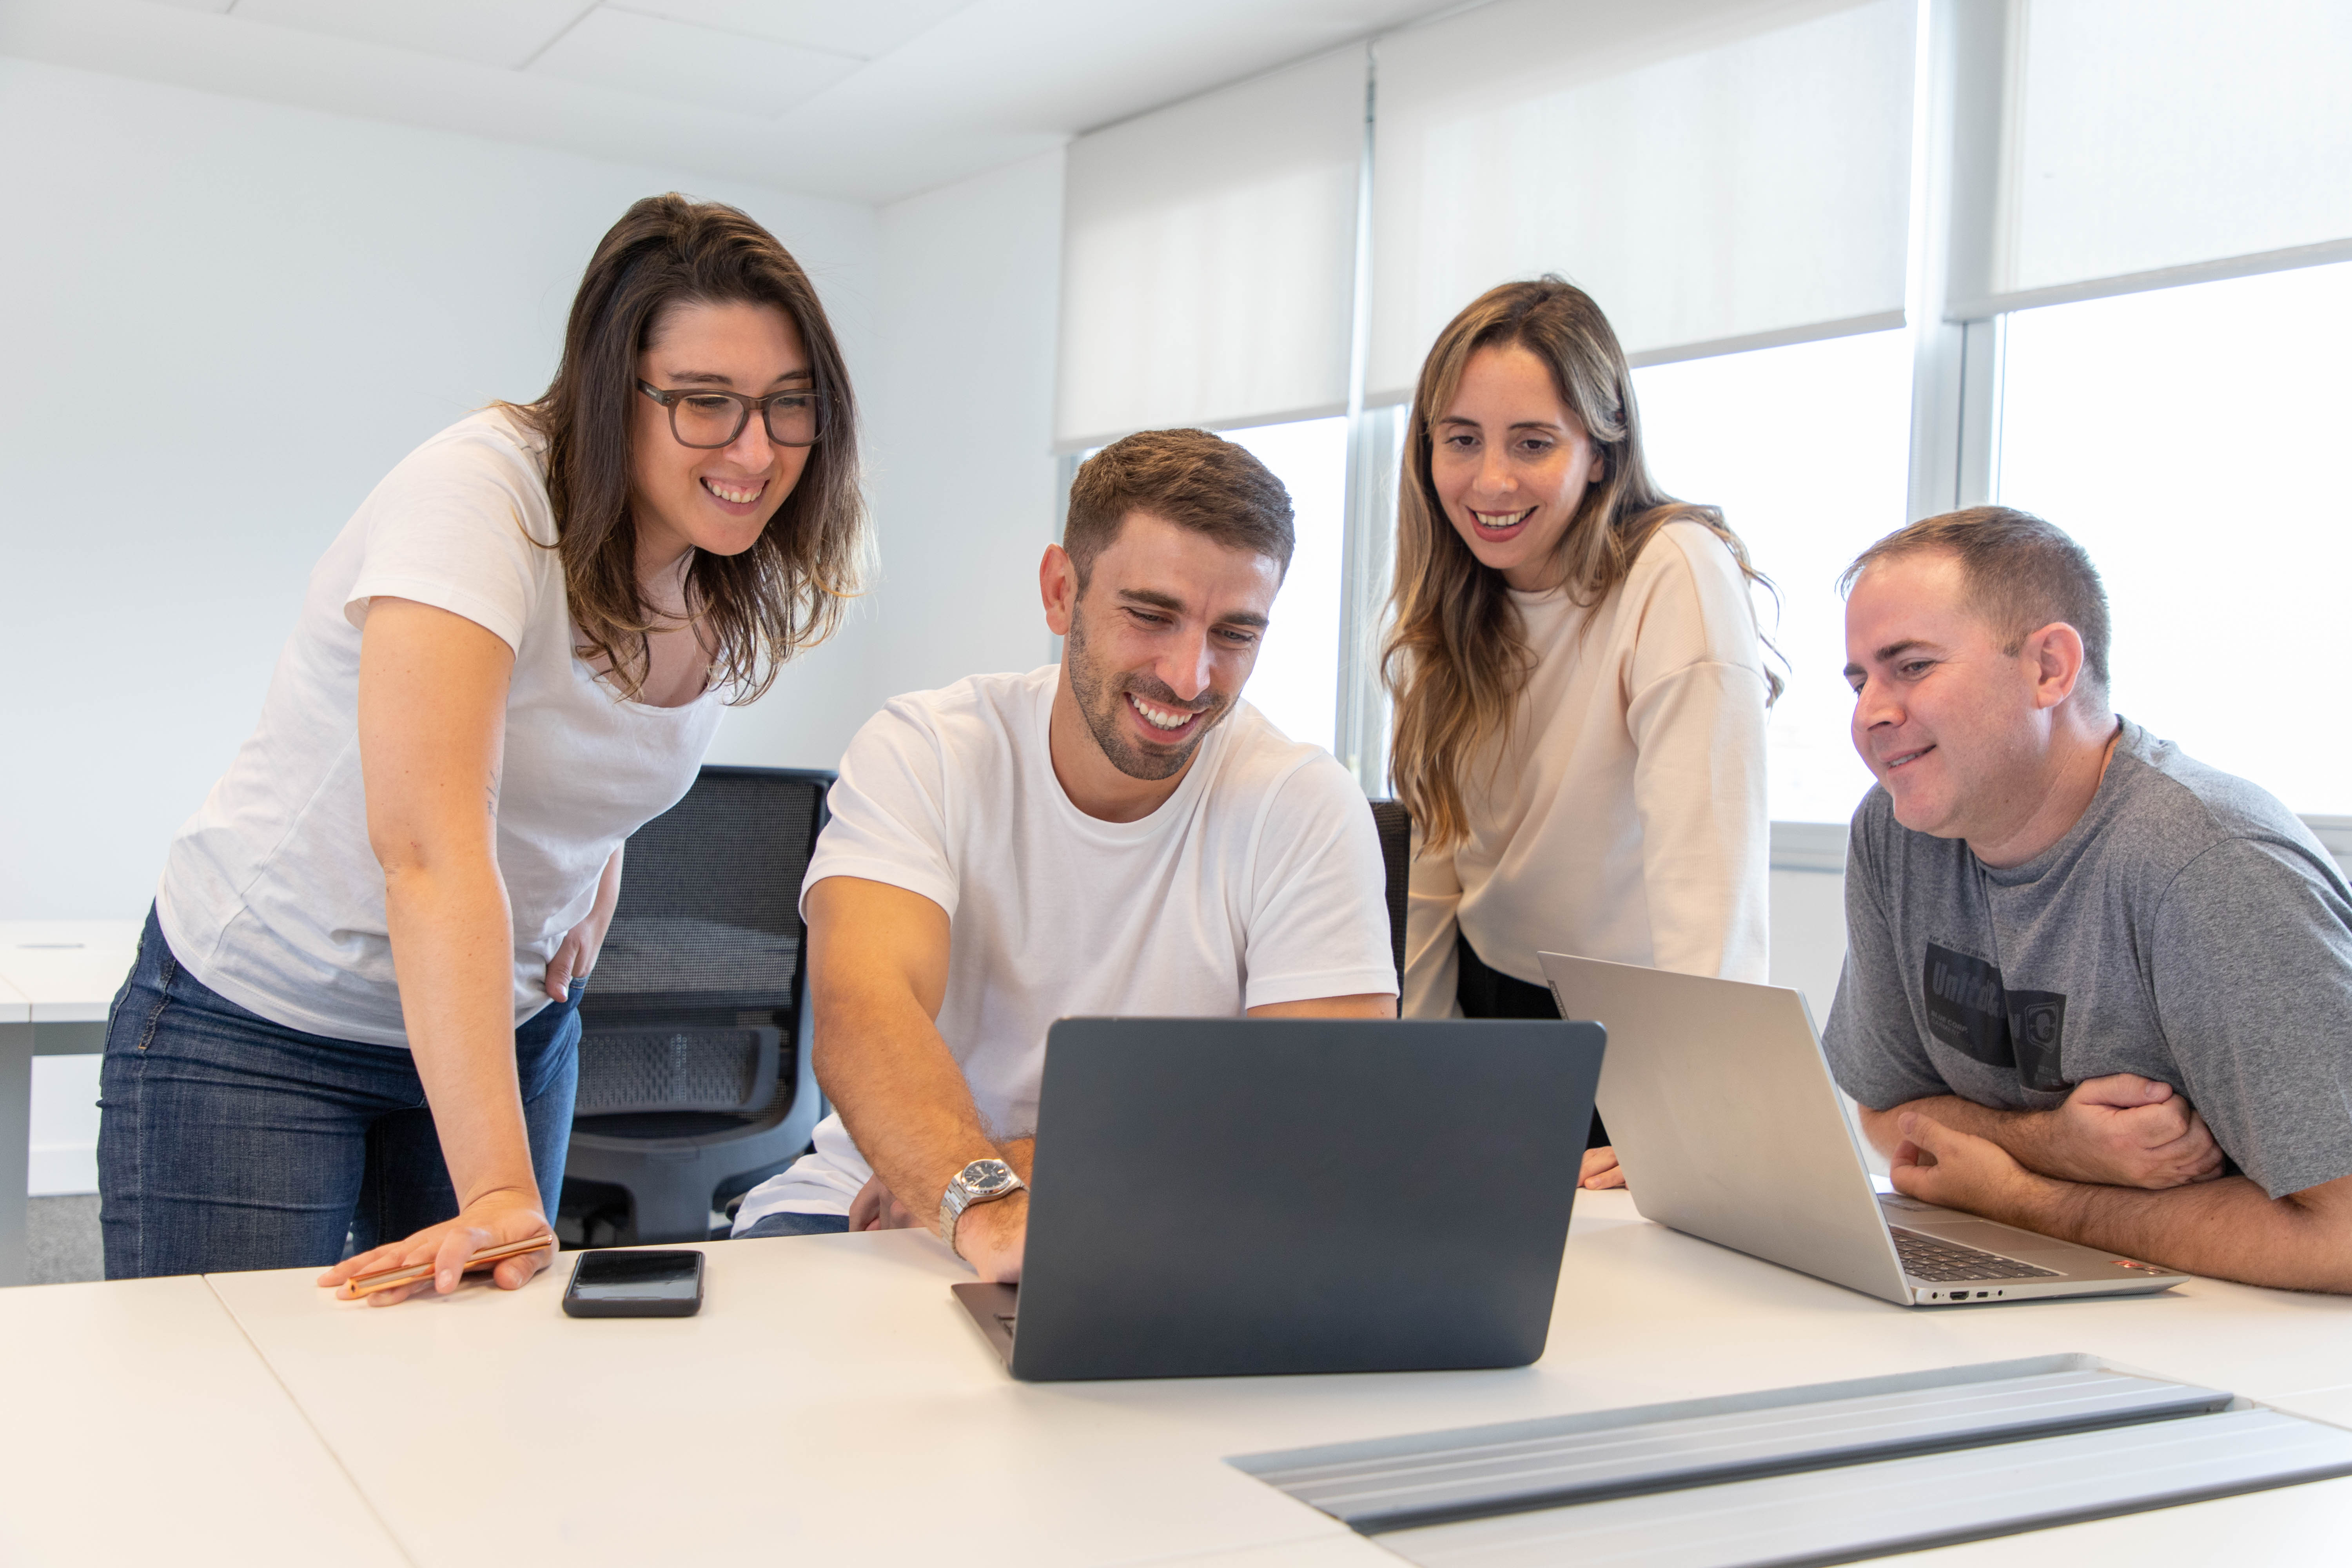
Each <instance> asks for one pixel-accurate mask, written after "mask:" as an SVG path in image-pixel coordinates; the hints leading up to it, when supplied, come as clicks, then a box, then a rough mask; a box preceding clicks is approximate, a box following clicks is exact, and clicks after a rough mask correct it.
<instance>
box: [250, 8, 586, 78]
mask: <svg viewBox="0 0 2352 1568" xmlns="http://www.w3.org/2000/svg"><path fill="white" fill-rule="evenodd" d="M594 3H595V0H498V3H497V4H496V5H489V4H486V3H485V0H376V3H372V4H360V5H354V4H352V0H236V4H235V6H234V8H233V9H232V8H230V7H225V6H216V7H214V9H226V10H229V12H230V15H232V16H237V17H239V18H241V19H243V20H245V21H247V22H268V23H274V24H276V25H277V26H283V27H299V28H300V29H302V30H303V31H304V32H309V33H331V34H333V35H335V36H336V37H344V38H364V39H366V40H368V41H369V42H371V43H378V44H392V45H395V46H397V47H401V48H404V49H417V50H420V51H422V52H424V53H425V54H428V55H448V56H451V57H453V58H457V59H461V60H476V61H478V62H480V63H481V64H483V65H488V66H519V65H521V64H522V63H523V62H524V61H526V60H528V59H530V58H531V56H533V55H535V54H537V53H538V52H539V51H540V50H541V48H543V47H545V46H546V44H547V42H548V40H549V39H551V38H552V37H555V36H556V35H557V34H559V33H561V32H562V31H563V29H564V28H566V27H568V26H571V25H572V23H573V22H575V21H577V20H579V18H580V16H581V14H582V13H583V12H584V11H586V10H587V9H588V8H589V7H590V6H591V5H593V4H594Z"/></svg>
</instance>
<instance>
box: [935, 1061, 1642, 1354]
mask: <svg viewBox="0 0 2352 1568" xmlns="http://www.w3.org/2000/svg"><path fill="white" fill-rule="evenodd" d="M1601 1040H1602V1036H1601V1029H1600V1027H1599V1026H1596V1025H1592V1024H1561V1023H1531V1022H1530V1023H1521V1022H1503V1021H1495V1022H1454V1023H1395V1022H1387V1021H1345V1020H1336V1019H1331V1020H1325V1019H1289V1018H1284V1019H1272V1018H1267V1019H1250V1018H1210V1019H1202V1018H1066V1019H1063V1020H1062V1021H1061V1022H1060V1023H1057V1024H1055V1026H1054V1027H1053V1030H1052V1032H1051V1033H1049V1034H1048V1035H1047V1036H1046V1047H1045V1079H1044V1083H1043V1085H1042V1087H1041V1089H1040V1090H1039V1100H1038V1108H1037V1156H1036V1167H1035V1172H1034V1176H1035V1180H1034V1184H1033V1185H1034V1192H1033V1193H1032V1194H1031V1198H1030V1208H1029V1239H1028V1248H1027V1252H1026V1255H1025V1257H1024V1260H1023V1265H1022V1283H1021V1285H1020V1287H1019V1288H1018V1289H1017V1290H1016V1289H1014V1288H1013V1287H1012V1286H1006V1285H982V1284H970V1285H958V1286H955V1287H954V1288H953V1289H954V1290H955V1293H956V1296H957V1299H958V1300H961V1301H962V1303H963V1305H964V1308H965V1310H967V1311H969V1312H970V1313H971V1316H972V1321H974V1322H976V1323H977V1324H979V1326H980V1329H981V1331H982V1333H983V1334H985V1335H987V1336H988V1338H989V1340H990V1342H992V1343H993V1344H994V1345H995V1346H996V1348H997V1351H998V1352H999V1353H1000V1354H1002V1355H1003V1357H1004V1359H1005V1361H1006V1363H1007V1364H1009V1365H1010V1366H1011V1367H1012V1369H1013V1376H1015V1377H1018V1378H1024V1379H1029V1380H1034V1381H1052V1380H1057V1379H1066V1378H1100V1377H1228V1376H1236V1375H1242V1374H1249V1373H1307V1372H1408V1371H1421V1370H1431V1369H1436V1368H1461V1367H1497V1366H1524V1365H1526V1364H1527V1363H1529V1362H1532V1361H1534V1360H1535V1359H1536V1358H1537V1357H1538V1356H1540V1355H1541V1354H1543V1348H1544V1336H1545V1333H1546V1331H1548V1330H1549V1327H1550V1323H1551V1311H1552V1299H1553V1296H1554V1295H1555V1293H1556V1292H1557V1290H1558V1289H1559V1269H1560V1249H1561V1247H1562V1246H1563V1244H1564V1243H1565V1242H1566V1241H1567V1238H1568V1220H1569V1210H1570V1205H1572V1204H1573V1203H1574V1201H1575V1198H1576V1182H1577V1173H1578V1167H1579V1163H1580V1160H1581V1159H1582V1156H1583V1152H1584V1135H1585V1130H1586V1127H1587V1125H1588V1123H1589V1122H1590V1121H1591V1116H1592V1094H1593V1089H1594V1088H1595V1086H1596V1084H1597V1083H1598V1081H1599V1079H1600V1074H1601Z"/></svg>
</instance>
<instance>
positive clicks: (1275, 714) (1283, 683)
mask: <svg viewBox="0 0 2352 1568" xmlns="http://www.w3.org/2000/svg"><path fill="white" fill-rule="evenodd" d="M1221 434H1223V437H1225V439H1226V440H1228V441H1232V442H1234V443H1236V444H1237V445H1240V446H1243V447H1248V448H1249V449H1250V451H1251V452H1252V453H1254V454H1255V455H1256V457H1257V459H1258V461H1260V462H1262V463H1264V464H1265V466H1266V467H1267V468H1271V469H1273V470H1274V476H1275V478H1276V479H1280V480H1281V481H1282V483H1283V487H1284V488H1285V489H1287V490H1289V491H1290V504H1291V509H1292V510H1293V512H1294V514H1295V517H1296V522H1295V526H1296V528H1297V534H1298V542H1297V550H1296V552H1295V553H1293V554H1292V556H1291V558H1290V572H1289V574H1288V575H1287V576H1286V577H1284V578H1283V580H1282V592H1281V594H1280V595H1277V596H1276V599H1275V601H1274V611H1273V616H1272V620H1273V624H1272V625H1271V626H1268V627H1267V628H1266V634H1265V645H1264V646H1263V647H1260V648H1259V650H1258V656H1257V668H1256V669H1255V670H1254V671H1253V672H1252V673H1251V675H1250V681H1249V689H1248V690H1247V691H1245V692H1244V696H1246V697H1247V698H1248V699H1249V700H1250V701H1251V702H1252V703H1253V704H1254V705H1255V707H1256V708H1257V710H1258V711H1259V712H1261V713H1263V714H1265V716H1266V718H1267V719H1268V720H1270V721H1273V724H1274V726H1275V728H1276V729H1277V730H1280V731H1282V732H1283V733H1284V734H1286V735H1287V736H1289V737H1290V738H1291V739H1292V740H1294V741H1306V742H1310V743H1312V744H1314V745H1318V746H1321V747H1323V748H1324V749H1325V750H1326V751H1328V750H1330V749H1331V746H1332V741H1333V732H1334V730H1335V728H1336V724H1335V720H1336V716H1337V713H1338V710H1339V612H1340V605H1341V603H1342V600H1343V593H1342V588H1343V582H1342V579H1343V576H1344V572H1343V569H1342V558H1341V552H1340V542H1341V539H1342V536H1343V534H1344V532H1345V529H1344V523H1345V521H1346V515H1347V488H1348V421H1347V420H1346V419H1345V418H1332V419H1301V420H1297V421H1295V422H1293V423H1291V424H1287V425H1260V426H1256V427H1255V428H1253V429H1247V430H1226V431H1223V432H1221Z"/></svg>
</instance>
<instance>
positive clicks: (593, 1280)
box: [563, 1250, 702, 1318]
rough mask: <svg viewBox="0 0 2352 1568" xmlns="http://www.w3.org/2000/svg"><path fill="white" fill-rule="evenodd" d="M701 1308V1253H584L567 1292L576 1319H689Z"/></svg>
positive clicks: (568, 1308)
mask: <svg viewBox="0 0 2352 1568" xmlns="http://www.w3.org/2000/svg"><path fill="white" fill-rule="evenodd" d="M701 1305H702V1254H700V1253H699V1252H626V1251H618V1250H615V1251H596V1252H583V1253H582V1254H580V1261H579V1262H577V1263H575V1264H573V1265H572V1283H571V1285H570V1286H569V1287H568V1288H566V1289H565V1290H564V1292H563V1310H565V1311H566V1312H569V1313H571V1314H572V1316H573V1317H575V1318H684V1317H689V1316H691V1315H692V1314H693V1313H694V1311H695V1310H696V1309H698V1308H699V1307H700V1306H701Z"/></svg>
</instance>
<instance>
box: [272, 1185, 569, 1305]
mask: <svg viewBox="0 0 2352 1568" xmlns="http://www.w3.org/2000/svg"><path fill="white" fill-rule="evenodd" d="M554 1228H555V1227H554V1226H551V1225H550V1224H548V1223H547V1215H544V1214H542V1213H541V1211H540V1207H539V1194H537V1193H516V1192H506V1191H500V1192H493V1193H486V1194H483V1195H482V1196H481V1197H479V1198H477V1199H476V1200H475V1201H474V1202H473V1203H471V1204H469V1205H467V1207H466V1208H465V1210H464V1211H463V1212H462V1213H460V1214H459V1215H457V1218H456V1219H453V1220H445V1221H444V1222H442V1223H441V1224H439V1225H433V1226H425V1228H424V1229H423V1230H420V1231H418V1232H417V1233H416V1234H415V1236H412V1237H408V1238H407V1239H406V1240H405V1241H395V1242H392V1243H390V1244H388V1245H386V1246H383V1247H375V1248H373V1250H371V1251H367V1252H362V1253H359V1254H356V1255H355V1256H353V1257H351V1258H344V1259H343V1260H342V1261H341V1263H338V1264H336V1265H335V1266H334V1267H333V1268H330V1269H328V1270H327V1271H326V1272H325V1273H324V1274H321V1275H320V1276H319V1283H320V1285H332V1286H335V1287H337V1288H338V1289H339V1290H340V1289H341V1287H342V1286H343V1285H344V1284H345V1283H346V1282H347V1281H348V1280H350V1279H352V1277H353V1276H354V1275H359V1274H373V1273H375V1272H377V1271H379V1270H381V1269H386V1268H414V1267H415V1266H416V1265H417V1264H420V1263H430V1264H433V1265H434V1266H435V1267H434V1271H433V1274H432V1276H431V1277H430V1278H429V1279H420V1280H418V1281H417V1282H416V1283H415V1284H414V1285H402V1286H397V1287H395V1288H394V1289H390V1290H379V1291H377V1292H376V1293H375V1294H374V1295H373V1296H370V1297H369V1298H368V1299H367V1300H368V1305H369V1306H371V1307H393V1306H397V1305H399V1304H400V1303H401V1302H403V1301H405V1300H408V1298H409V1297H411V1296H413V1295H415V1293H416V1292H417V1291H419V1290H424V1289H432V1290H435V1291H437V1292H439V1293H441V1294H443V1295H446V1294H447V1293H448V1292H450V1291H452V1290H455V1289H457V1282H458V1281H459V1280H460V1279H463V1278H464V1277H465V1271H466V1259H467V1258H470V1257H472V1256H473V1255H474V1254H475V1253H476V1252H478V1251H480V1250H481V1249H482V1248H483V1247H497V1246H499V1245H500V1244H501V1243H504V1242H509V1241H528V1240H530V1238H531V1237H534V1236H547V1235H549V1234H550V1233H551V1232H552V1231H553V1230H554ZM554 1258H555V1246H554V1243H553V1242H552V1241H551V1242H550V1243H549V1244H548V1246H547V1247H545V1248H544V1249H543V1250H541V1251H538V1252H526V1253H523V1254H522V1255H521V1256H520V1257H516V1258H506V1259H504V1260H503V1261H501V1262H500V1263H499V1264H498V1266H497V1267H495V1268H492V1269H491V1270H490V1281H491V1283H493V1284H495V1285H496V1286H498V1288H499V1289H501V1290H517V1289H521V1288H522V1287H523V1285H524V1284H526V1283H528V1282H529V1280H530V1277H531V1276H532V1275H534V1274H536V1273H538V1272H539V1271H540V1270H541V1269H542V1268H547V1267H548V1266H549V1265H550V1264H551V1263H552V1262H553V1261H554Z"/></svg>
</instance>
